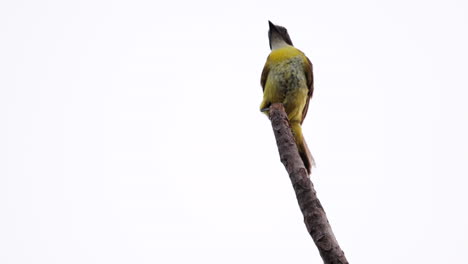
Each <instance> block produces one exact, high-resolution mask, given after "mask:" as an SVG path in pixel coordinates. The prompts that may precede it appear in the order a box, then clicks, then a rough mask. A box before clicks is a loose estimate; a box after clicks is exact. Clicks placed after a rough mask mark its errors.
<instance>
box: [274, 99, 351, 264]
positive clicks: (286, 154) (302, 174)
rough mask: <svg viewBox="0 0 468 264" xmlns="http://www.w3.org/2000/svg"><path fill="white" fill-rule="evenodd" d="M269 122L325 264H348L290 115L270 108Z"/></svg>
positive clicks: (279, 108)
mask: <svg viewBox="0 0 468 264" xmlns="http://www.w3.org/2000/svg"><path fill="white" fill-rule="evenodd" d="M270 120H271V125H272V126H273V132H274V133H275V137H276V143H277V145H278V151H279V154H280V158H281V162H282V163H283V164H284V166H285V167H286V171H287V172H288V174H289V178H290V179H291V183H292V185H293V188H294V191H295V192H296V197H297V201H298V203H299V207H300V208H301V211H302V214H303V215H304V222H305V225H306V227H307V231H308V232H309V234H310V236H311V237H312V239H313V240H314V242H315V245H316V246H317V248H318V250H319V252H320V255H321V256H322V259H323V262H324V263H325V264H345V263H348V261H347V260H346V257H345V255H344V252H343V251H342V250H341V248H340V246H339V245H338V242H337V241H336V238H335V235H334V234H333V231H332V229H331V226H330V224H329V222H328V219H327V215H326V214H325V211H324V209H323V207H322V205H321V203H320V201H319V199H318V198H317V195H316V192H315V189H314V185H313V184H312V182H311V181H310V179H309V177H308V175H307V171H306V168H305V167H304V163H303V162H302V159H301V157H300V156H299V152H298V150H297V147H296V143H295V141H294V137H293V135H292V132H291V129H290V126H289V121H288V116H287V115H286V112H285V111H284V107H283V105H282V104H279V103H276V104H272V105H271V106H270Z"/></svg>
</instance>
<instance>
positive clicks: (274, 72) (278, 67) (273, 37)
mask: <svg viewBox="0 0 468 264" xmlns="http://www.w3.org/2000/svg"><path fill="white" fill-rule="evenodd" d="M268 23H269V25H270V30H269V31H268V38H269V41H270V49H271V52H270V55H269V56H268V58H267V61H266V63H265V66H264V67H263V71H262V78H261V85H262V88H263V101H262V104H261V105H260V111H262V112H264V113H266V114H267V115H268V114H269V113H268V110H269V106H270V105H271V104H272V103H282V104H283V105H284V108H285V110H286V113H287V114H288V118H289V123H290V125H291V130H292V132H293V134H294V138H295V140H296V144H297V148H298V150H299V154H300V155H301V158H302V161H303V162H304V165H305V167H306V169H307V172H308V173H309V174H310V172H311V169H312V166H314V165H315V161H314V158H313V157H312V155H311V154H310V151H309V148H308V147H307V144H306V142H305V139H304V136H303V135H302V127H301V124H302V122H304V119H305V117H306V114H307V109H308V107H309V101H310V98H311V97H312V93H313V92H314V76H313V73H312V63H311V62H310V60H309V59H308V58H307V57H306V56H305V55H304V53H303V52H302V51H300V50H298V49H296V48H295V47H294V46H293V44H292V41H291V38H290V37H289V34H288V31H287V29H286V28H284V27H282V26H278V25H275V24H273V23H271V22H270V21H268Z"/></svg>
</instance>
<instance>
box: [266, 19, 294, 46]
mask: <svg viewBox="0 0 468 264" xmlns="http://www.w3.org/2000/svg"><path fill="white" fill-rule="evenodd" d="M268 24H269V25H270V30H268V39H269V40H270V49H271V50H275V49H279V48H282V47H284V46H287V45H290V46H293V44H292V41H291V38H290V37H289V34H288V30H287V29H286V28H285V27H282V26H278V25H275V24H273V23H271V21H268Z"/></svg>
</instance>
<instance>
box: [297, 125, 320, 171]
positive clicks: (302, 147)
mask: <svg viewBox="0 0 468 264" xmlns="http://www.w3.org/2000/svg"><path fill="white" fill-rule="evenodd" d="M291 130H292V132H293V135H294V139H295V140H296V144H297V149H298V150H299V155H300V156H301V159H302V162H304V166H305V167H306V169H307V173H308V174H309V175H310V173H311V171H312V167H315V160H314V157H313V156H312V154H311V153H310V150H309V147H308V146H307V143H306V141H305V139H304V136H303V135H302V127H301V125H300V124H299V123H291Z"/></svg>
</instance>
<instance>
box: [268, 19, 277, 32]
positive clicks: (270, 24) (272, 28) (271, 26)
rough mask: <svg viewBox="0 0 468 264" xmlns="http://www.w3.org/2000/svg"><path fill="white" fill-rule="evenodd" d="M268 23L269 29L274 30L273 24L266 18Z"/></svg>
mask: <svg viewBox="0 0 468 264" xmlns="http://www.w3.org/2000/svg"><path fill="white" fill-rule="evenodd" d="M268 25H269V26H270V30H276V26H275V24H273V23H271V21H270V20H268Z"/></svg>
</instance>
